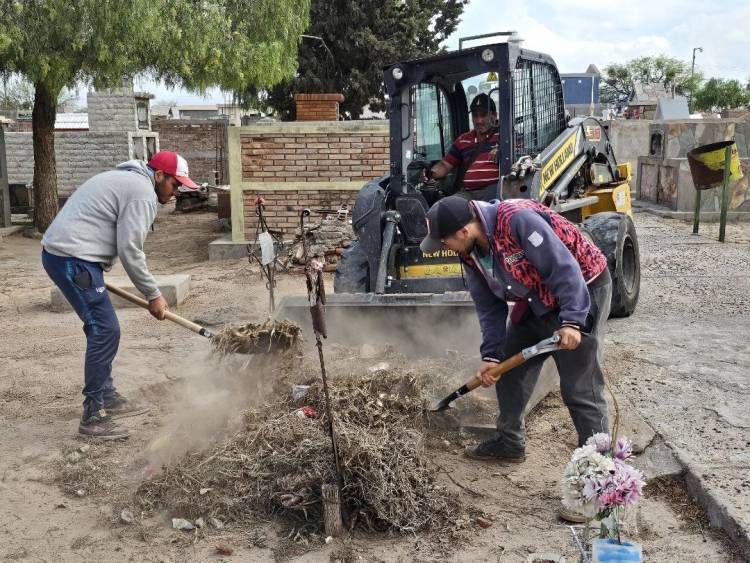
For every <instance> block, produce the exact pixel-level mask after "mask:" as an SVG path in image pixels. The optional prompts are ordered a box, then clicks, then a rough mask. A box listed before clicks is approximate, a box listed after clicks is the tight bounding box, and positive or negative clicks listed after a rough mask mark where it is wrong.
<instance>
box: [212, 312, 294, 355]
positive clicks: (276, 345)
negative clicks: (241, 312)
mask: <svg viewBox="0 0 750 563" xmlns="http://www.w3.org/2000/svg"><path fill="white" fill-rule="evenodd" d="M301 333H302V329H301V328H300V327H299V326H297V325H296V324H294V323H293V322H291V321H287V320H283V321H272V320H269V321H266V322H265V323H262V324H255V323H248V324H244V325H229V326H227V327H225V328H223V329H222V330H221V331H220V332H219V333H218V334H216V335H215V336H214V337H213V339H212V342H211V343H212V345H213V348H214V350H215V351H216V352H218V353H220V354H230V353H233V352H237V353H240V354H268V353H275V352H282V351H286V350H296V349H297V347H298V346H299V345H300V344H301V341H302V335H301Z"/></svg>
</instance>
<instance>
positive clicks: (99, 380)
mask: <svg viewBox="0 0 750 563" xmlns="http://www.w3.org/2000/svg"><path fill="white" fill-rule="evenodd" d="M42 265H43V266H44V269H45V270H46V272H47V275H48V276H49V277H50V279H51V280H52V281H53V282H55V285H56V286H57V287H59V288H60V291H62V294H63V295H64V296H65V299H67V300H68V303H70V304H71V305H72V306H73V309H75V312H76V313H78V317H79V318H80V319H81V320H82V321H83V332H84V333H85V334H86V364H85V368H84V388H83V394H84V395H85V396H86V399H87V400H90V401H92V402H93V403H94V405H93V406H95V407H96V408H97V409H98V408H101V407H103V406H104V401H105V399H106V398H107V397H108V396H111V395H112V394H114V392H115V387H114V385H113V384H112V361H113V360H114V359H115V356H116V355H117V348H118V347H119V345H120V323H119V322H118V321H117V315H115V309H114V307H113V306H112V302H111V301H110V299H109V293H108V292H107V290H106V288H105V286H104V273H103V271H102V267H101V266H100V265H99V264H96V263H94V262H87V261H86V260H79V259H78V258H70V257H64V256H55V255H54V254H50V253H49V252H47V251H46V250H43V251H42Z"/></svg>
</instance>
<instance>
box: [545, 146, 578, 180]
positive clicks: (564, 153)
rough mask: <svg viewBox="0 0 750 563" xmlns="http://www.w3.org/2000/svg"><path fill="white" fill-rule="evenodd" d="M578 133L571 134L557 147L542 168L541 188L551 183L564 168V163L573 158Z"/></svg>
mask: <svg viewBox="0 0 750 563" xmlns="http://www.w3.org/2000/svg"><path fill="white" fill-rule="evenodd" d="M576 141H578V134H575V135H571V137H570V139H568V140H567V141H565V142H564V143H563V145H562V146H561V147H560V148H559V149H557V152H556V153H555V154H554V155H552V158H551V159H550V161H549V162H548V163H547V164H546V165H545V166H544V168H542V190H546V189H547V188H548V187H550V186H551V185H552V182H554V181H555V180H556V179H557V177H558V176H559V175H560V174H562V172H563V170H565V167H566V165H567V164H568V163H569V162H570V161H571V160H572V159H573V156H574V155H575V150H576Z"/></svg>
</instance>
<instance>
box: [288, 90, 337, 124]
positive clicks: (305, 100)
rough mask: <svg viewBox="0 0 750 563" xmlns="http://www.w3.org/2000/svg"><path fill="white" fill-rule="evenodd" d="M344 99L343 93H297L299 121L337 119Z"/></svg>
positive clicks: (296, 102) (295, 101)
mask: <svg viewBox="0 0 750 563" xmlns="http://www.w3.org/2000/svg"><path fill="white" fill-rule="evenodd" d="M343 101H344V96H343V95H341V94H295V95H294V104H295V106H296V109H297V121H336V120H338V118H339V102H343Z"/></svg>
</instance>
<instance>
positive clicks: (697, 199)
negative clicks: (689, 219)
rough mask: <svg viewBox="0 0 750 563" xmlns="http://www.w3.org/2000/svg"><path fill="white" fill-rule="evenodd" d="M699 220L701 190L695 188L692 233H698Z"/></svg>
mask: <svg viewBox="0 0 750 563" xmlns="http://www.w3.org/2000/svg"><path fill="white" fill-rule="evenodd" d="M700 222H701V191H700V190H699V189H698V188H695V215H694V216H693V234H694V235H697V234H698V226H699V225H700Z"/></svg>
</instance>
